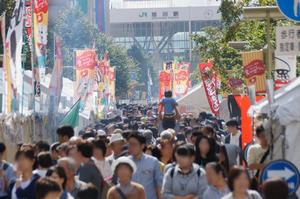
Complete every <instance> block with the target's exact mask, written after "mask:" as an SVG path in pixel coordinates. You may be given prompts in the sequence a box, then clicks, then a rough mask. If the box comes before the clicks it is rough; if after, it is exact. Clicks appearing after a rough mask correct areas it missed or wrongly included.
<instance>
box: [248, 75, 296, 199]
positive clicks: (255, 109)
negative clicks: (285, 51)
mask: <svg viewBox="0 0 300 199" xmlns="http://www.w3.org/2000/svg"><path fill="white" fill-rule="evenodd" d="M272 109H273V111H274V117H275V119H277V120H275V121H278V122H279V123H280V125H282V126H285V135H286V142H285V146H284V147H285V159H286V160H289V161H291V162H292V163H294V164H295V166H296V167H297V168H298V169H299V170H300V156H299V151H300V144H299V143H300V77H298V78H297V79H295V80H294V81H292V82H291V83H290V84H288V85H287V86H285V87H283V88H281V89H279V90H278V91H276V93H275V103H274V105H273V106H272ZM268 110H269V106H268V100H267V99H264V100H262V101H261V102H259V103H258V104H257V105H255V106H252V107H251V110H250V111H249V114H251V115H255V114H256V113H268ZM276 147H281V146H274V148H276ZM297 195H298V196H300V190H298V192H297Z"/></svg>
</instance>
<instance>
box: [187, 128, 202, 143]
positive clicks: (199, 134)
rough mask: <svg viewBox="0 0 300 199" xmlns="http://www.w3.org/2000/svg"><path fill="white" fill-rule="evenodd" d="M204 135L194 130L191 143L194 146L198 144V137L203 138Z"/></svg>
mask: <svg viewBox="0 0 300 199" xmlns="http://www.w3.org/2000/svg"><path fill="white" fill-rule="evenodd" d="M202 135H203V133H202V132H201V131H200V130H199V129H193V130H192V134H191V138H190V142H191V143H192V144H195V143H196V140H197V137H199V136H202Z"/></svg>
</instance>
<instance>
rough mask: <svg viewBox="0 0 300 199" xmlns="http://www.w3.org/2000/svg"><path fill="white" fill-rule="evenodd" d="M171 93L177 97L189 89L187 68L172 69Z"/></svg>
mask: <svg viewBox="0 0 300 199" xmlns="http://www.w3.org/2000/svg"><path fill="white" fill-rule="evenodd" d="M173 74H174V75H173V76H174V80H173V95H174V97H175V98H179V97H182V96H184V95H185V94H187V92H188V89H189V70H188V69H175V70H173Z"/></svg>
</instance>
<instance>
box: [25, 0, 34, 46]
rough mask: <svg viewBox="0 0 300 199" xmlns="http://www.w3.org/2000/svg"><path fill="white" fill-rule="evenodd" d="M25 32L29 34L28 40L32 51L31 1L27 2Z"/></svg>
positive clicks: (27, 0)
mask: <svg viewBox="0 0 300 199" xmlns="http://www.w3.org/2000/svg"><path fill="white" fill-rule="evenodd" d="M25 2H26V4H25V30H26V34H27V40H28V44H29V46H30V49H31V48H32V41H31V39H32V7H31V6H32V4H31V0H26V1H25Z"/></svg>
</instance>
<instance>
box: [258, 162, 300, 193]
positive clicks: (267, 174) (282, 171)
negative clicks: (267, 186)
mask: <svg viewBox="0 0 300 199" xmlns="http://www.w3.org/2000/svg"><path fill="white" fill-rule="evenodd" d="M273 178H277V179H278V178H281V179H283V180H285V181H286V182H287V184H288V187H289V193H290V194H292V193H295V192H296V191H297V189H298V188H299V185H300V174H299V171H298V169H297V167H296V166H295V165H294V164H293V163H291V162H289V161H286V160H275V161H272V162H270V163H269V164H268V165H267V166H266V167H265V168H264V169H263V171H262V175H261V182H265V181H266V180H268V179H273Z"/></svg>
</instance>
